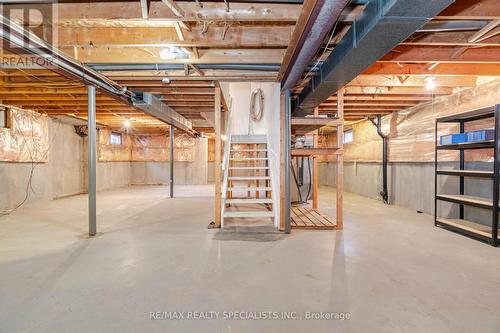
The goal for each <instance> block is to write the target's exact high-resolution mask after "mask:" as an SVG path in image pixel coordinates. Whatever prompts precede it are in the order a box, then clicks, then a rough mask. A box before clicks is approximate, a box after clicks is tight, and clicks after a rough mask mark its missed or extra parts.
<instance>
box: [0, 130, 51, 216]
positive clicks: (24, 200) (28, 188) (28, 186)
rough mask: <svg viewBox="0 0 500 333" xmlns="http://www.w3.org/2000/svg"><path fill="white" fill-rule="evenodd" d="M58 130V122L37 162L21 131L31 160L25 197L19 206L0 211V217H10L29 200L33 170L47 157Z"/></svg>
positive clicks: (32, 190)
mask: <svg viewBox="0 0 500 333" xmlns="http://www.w3.org/2000/svg"><path fill="white" fill-rule="evenodd" d="M60 128H61V123H59V122H58V127H57V129H56V131H55V132H54V134H53V135H52V137H51V138H50V140H49V145H48V147H47V149H46V150H45V151H44V153H43V154H42V156H41V157H40V159H39V160H38V161H35V156H34V155H33V153H34V152H33V151H32V150H31V148H30V145H29V144H28V140H27V138H26V136H25V135H24V133H23V132H22V131H21V132H20V133H21V136H22V138H23V141H24V143H25V144H26V147H27V149H28V152H29V155H30V159H31V162H30V163H31V168H30V172H29V176H28V180H27V182H26V188H25V195H24V198H23V200H22V201H21V202H20V203H19V204H17V205H16V206H14V208H11V209H8V210H5V211H0V217H2V216H7V215H10V214H12V213H13V212H14V211H16V210H17V209H19V208H20V207H22V206H23V205H24V204H25V203H26V202H27V201H28V200H29V197H30V190H31V192H33V193H35V190H34V189H33V175H34V173H35V169H36V167H37V165H38V164H37V163H40V162H41V161H43V160H44V159H45V158H46V157H47V154H48V153H49V150H50V146H51V145H52V144H53V143H54V141H55V138H56V136H57V135H58V133H59V132H60ZM31 131H32V132H31V133H32V136H33V134H34V132H33V127H32V128H31Z"/></svg>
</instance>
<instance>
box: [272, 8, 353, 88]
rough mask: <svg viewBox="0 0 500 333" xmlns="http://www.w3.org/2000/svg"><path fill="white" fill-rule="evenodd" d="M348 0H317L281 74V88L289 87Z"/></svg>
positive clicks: (316, 49) (307, 62)
mask: <svg viewBox="0 0 500 333" xmlns="http://www.w3.org/2000/svg"><path fill="white" fill-rule="evenodd" d="M349 2H350V0H335V1H333V0H317V1H316V4H315V5H314V8H312V10H311V13H310V15H309V17H308V20H307V23H306V26H305V28H304V31H303V33H302V35H301V36H300V38H299V42H298V43H297V47H296V48H295V50H294V54H293V55H292V59H291V61H290V63H289V64H288V67H287V68H286V72H285V73H284V74H283V79H282V84H281V89H283V90H286V89H291V88H293V87H294V86H295V84H296V83H297V82H298V81H299V80H300V78H301V77H302V75H303V74H304V70H305V69H306V68H307V66H308V65H309V63H310V62H311V61H312V59H313V58H314V56H315V55H316V52H317V51H318V50H319V48H320V47H321V45H322V44H323V42H324V40H325V38H326V36H327V34H328V33H329V32H330V31H331V30H332V29H333V27H334V25H335V23H336V22H337V21H338V19H339V17H340V14H341V13H342V10H344V8H345V7H346V6H347V4H348V3H349Z"/></svg>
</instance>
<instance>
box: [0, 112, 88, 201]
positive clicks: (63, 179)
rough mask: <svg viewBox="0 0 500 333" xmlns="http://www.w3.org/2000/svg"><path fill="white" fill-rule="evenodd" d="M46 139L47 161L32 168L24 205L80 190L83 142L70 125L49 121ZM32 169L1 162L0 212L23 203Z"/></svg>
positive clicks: (17, 164)
mask: <svg viewBox="0 0 500 333" xmlns="http://www.w3.org/2000/svg"><path fill="white" fill-rule="evenodd" d="M49 140H50V141H49V151H48V156H49V158H48V162H47V163H36V164H34V165H33V177H32V182H31V189H32V190H30V191H29V198H28V200H27V204H29V203H30V202H33V201H39V200H52V199H55V198H58V197H63V196H67V195H73V194H77V193H81V192H82V190H83V179H84V178H83V170H82V151H83V141H82V139H81V138H80V137H79V136H78V135H77V134H76V133H75V131H74V128H73V126H70V125H67V124H64V123H61V122H59V121H56V120H53V119H49ZM31 170H32V164H31V163H0V179H1V181H2V185H1V191H0V210H1V211H4V210H9V209H12V208H14V207H16V206H17V205H19V204H20V203H21V202H22V201H23V200H24V198H25V196H26V187H27V185H28V180H29V177H30V173H31Z"/></svg>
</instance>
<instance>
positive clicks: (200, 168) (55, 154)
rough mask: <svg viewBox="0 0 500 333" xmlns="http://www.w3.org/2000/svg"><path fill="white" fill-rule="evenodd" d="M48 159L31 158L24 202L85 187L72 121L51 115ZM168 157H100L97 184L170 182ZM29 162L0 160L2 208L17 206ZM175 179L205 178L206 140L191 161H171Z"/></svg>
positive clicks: (82, 144)
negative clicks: (164, 159)
mask: <svg viewBox="0 0 500 333" xmlns="http://www.w3.org/2000/svg"><path fill="white" fill-rule="evenodd" d="M49 140H50V141H49V151H48V162H47V163H36V164H34V169H33V170H34V171H33V177H32V182H31V187H30V188H31V189H30V191H29V193H30V195H29V198H28V200H27V203H26V204H29V203H31V202H34V201H49V200H53V199H57V198H60V197H64V196H70V195H75V194H80V193H86V191H87V140H86V138H85V139H84V138H81V137H80V136H78V135H77V134H76V133H75V130H74V127H73V125H70V124H66V123H63V122H61V121H59V120H55V119H52V118H49ZM168 167H169V163H168V162H128V161H127V162H98V163H97V190H98V191H102V190H109V189H114V188H119V187H124V186H128V185H130V184H168V177H169V175H170V173H169V169H168ZM31 169H32V164H31V163H17V162H13V163H10V162H9V163H6V162H0V179H1V190H0V212H7V211H9V210H10V209H12V208H14V207H16V206H18V205H19V204H20V203H21V202H22V201H23V200H24V198H25V194H26V187H27V184H28V179H29V176H30V173H31ZM174 177H175V183H176V184H206V183H207V182H208V163H207V140H206V139H199V140H197V143H196V155H195V161H194V162H175V175H174Z"/></svg>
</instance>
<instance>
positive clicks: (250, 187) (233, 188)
mask: <svg viewBox="0 0 500 333" xmlns="http://www.w3.org/2000/svg"><path fill="white" fill-rule="evenodd" d="M227 190H228V191H271V190H272V188H270V187H255V186H253V187H252V186H249V187H228V189H227Z"/></svg>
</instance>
